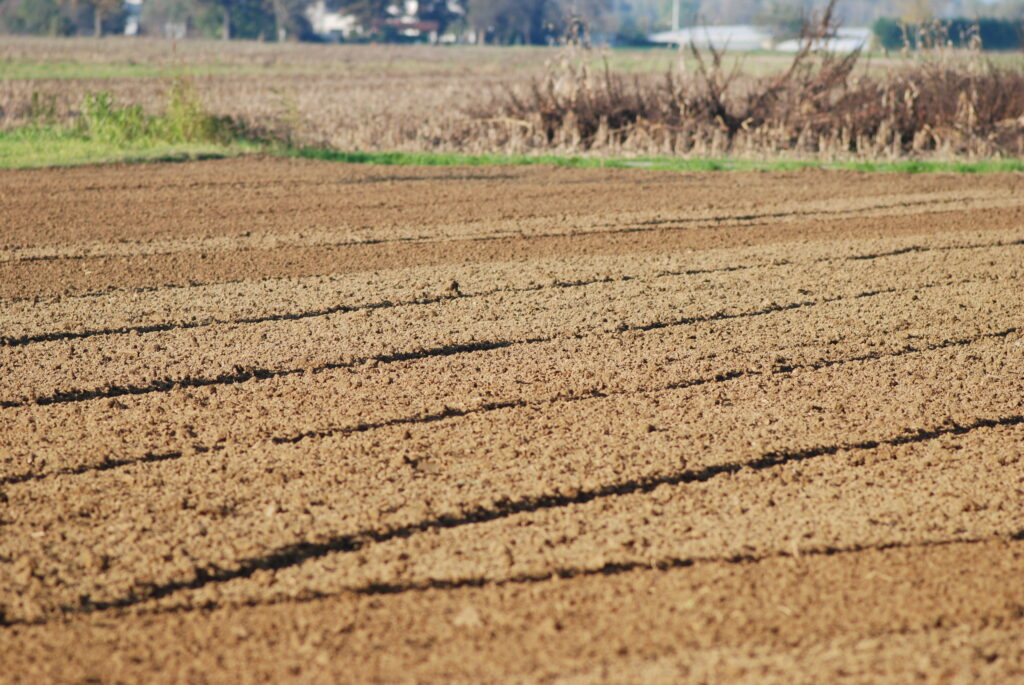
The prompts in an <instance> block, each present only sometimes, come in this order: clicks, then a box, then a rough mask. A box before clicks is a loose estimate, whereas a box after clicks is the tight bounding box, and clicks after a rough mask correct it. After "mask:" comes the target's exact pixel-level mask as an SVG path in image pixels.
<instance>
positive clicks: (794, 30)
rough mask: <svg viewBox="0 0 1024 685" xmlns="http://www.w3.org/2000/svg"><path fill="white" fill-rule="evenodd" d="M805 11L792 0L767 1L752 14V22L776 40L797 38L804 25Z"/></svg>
mask: <svg viewBox="0 0 1024 685" xmlns="http://www.w3.org/2000/svg"><path fill="white" fill-rule="evenodd" d="M805 18H806V11H805V10H804V7H803V5H801V4H797V3H794V2H769V3H767V4H765V5H763V6H762V7H761V9H760V10H759V11H758V13H757V14H755V15H754V24H755V25H757V26H760V27H762V28H764V29H766V30H767V31H768V32H769V33H770V34H771V35H772V38H773V39H774V40H776V41H783V40H789V39H790V38H797V37H799V36H800V32H801V31H802V30H803V27H804V20H805Z"/></svg>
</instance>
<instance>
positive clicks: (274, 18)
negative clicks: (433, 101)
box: [0, 0, 626, 45]
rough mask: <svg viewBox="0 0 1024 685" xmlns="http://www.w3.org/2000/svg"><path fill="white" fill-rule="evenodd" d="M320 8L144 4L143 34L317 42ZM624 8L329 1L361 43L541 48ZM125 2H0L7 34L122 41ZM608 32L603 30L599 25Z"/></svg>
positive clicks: (263, 2) (449, 0)
mask: <svg viewBox="0 0 1024 685" xmlns="http://www.w3.org/2000/svg"><path fill="white" fill-rule="evenodd" d="M314 1H315V0H144V1H143V2H142V4H141V16H140V17H139V19H140V21H141V24H142V26H143V27H144V31H145V32H148V33H157V34H161V33H163V32H165V31H166V30H167V29H166V28H165V27H169V26H180V27H185V28H186V30H187V33H188V34H189V35H197V36H203V37H221V38H225V39H228V38H245V39H262V40H285V39H297V40H317V39H318V38H319V37H318V36H316V35H314V34H313V32H312V29H311V26H310V23H309V19H308V16H307V9H308V8H309V6H310V5H311V4H313V2H314ZM625 4H626V3H625V1H624V0H420V1H419V2H417V3H409V4H408V5H409V6H414V10H413V11H412V12H411V13H408V12H407V3H404V2H396V1H395V0H326V8H327V9H328V10H329V11H336V12H340V13H342V14H350V15H352V16H353V17H355V18H356V20H357V22H358V26H359V31H358V33H357V35H356V36H355V38H356V39H358V40H363V41H395V40H401V39H402V38H403V37H402V35H401V34H400V32H399V31H397V30H395V28H394V26H395V22H394V21H393V19H394V18H395V17H396V16H406V17H407V18H409V19H412V20H414V21H418V22H426V23H429V25H431V26H436V27H437V28H438V31H437V33H440V34H444V33H445V32H446V31H454V32H456V33H458V34H460V35H466V34H467V33H471V34H472V35H473V36H474V37H477V36H479V38H477V40H478V41H480V42H493V43H503V44H514V43H523V44H534V45H543V44H549V43H552V42H556V41H557V40H558V39H559V38H560V37H562V36H564V35H565V34H566V32H567V31H570V30H572V27H573V26H574V25H576V24H582V25H586V26H592V25H593V26H596V25H598V24H602V22H604V21H606V20H607V19H609V18H610V16H611V15H612V14H613V12H614V10H616V9H618V8H620V7H621V6H624V5H625ZM138 11H139V5H137V4H136V5H135V6H134V7H133V6H132V5H131V4H126V3H125V2H124V0H0V15H2V17H3V25H4V27H5V28H6V30H7V31H8V32H10V33H19V34H36V35H49V36H67V35H96V36H99V35H103V34H108V33H121V32H123V30H124V26H125V22H126V19H128V17H130V16H131V14H132V13H133V12H138ZM602 25H603V24H602Z"/></svg>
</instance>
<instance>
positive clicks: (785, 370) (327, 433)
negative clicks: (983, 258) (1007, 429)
mask: <svg viewBox="0 0 1024 685" xmlns="http://www.w3.org/2000/svg"><path fill="white" fill-rule="evenodd" d="M1019 330H1020V329H1018V328H1007V329H1003V330H1000V331H992V332H988V333H982V334H980V335H976V336H972V337H969V338H959V339H955V340H946V341H943V342H941V343H934V344H930V345H924V346H916V347H915V346H913V345H905V346H904V347H903V348H902V349H899V350H895V351H889V352H872V353H867V354H861V355H856V356H851V357H847V358H843V359H819V360H816V361H810V362H806V363H797V364H777V365H775V366H773V367H771V368H770V369H768V370H766V371H765V370H761V369H734V370H728V371H723V372H721V373H718V374H716V375H714V376H711V377H707V378H692V379H685V380H681V381H676V382H672V383H667V384H661V385H652V386H646V387H643V388H638V389H617V388H603V389H597V388H591V389H588V390H583V391H582V392H577V393H576V394H573V395H565V394H559V395H555V396H552V397H542V398H539V399H531V400H526V399H511V400H502V401H495V402H486V403H484V404H481V405H478V406H475V407H471V408H464V409H460V408H453V407H445V408H444V409H442V410H441V411H438V412H434V413H427V414H414V415H411V416H398V417H394V418H390V419H386V420H383V421H377V422H362V423H356V424H351V425H346V426H337V427H326V428H319V429H316V430H309V431H303V432H301V433H294V434H290V435H271V436H269V440H270V442H272V443H274V444H295V443H298V442H301V441H303V440H307V439H323V438H328V437H332V436H335V435H341V436H344V435H351V434H354V433H365V432H367V431H373V430H379V429H382V428H393V427H396V426H415V425H425V424H431V423H435V422H438V421H444V420H447V419H454V418H461V417H465V416H471V415H476V414H487V413H489V412H495V411H500V410H503V409H512V408H519V409H523V408H528V407H546V406H550V407H556V406H557V405H559V404H562V403H567V402H580V401H586V400H592V399H600V398H607V397H615V396H626V395H635V394H641V393H642V394H645V395H647V394H657V393H659V392H668V391H672V390H682V389H686V388H694V387H699V386H702V385H708V384H713V383H724V382H727V381H731V380H735V379H738V378H745V377H750V376H762V375H769V376H770V375H774V374H789V373H792V372H794V371H797V370H819V369H825V368H829V367H833V366H840V365H843V364H854V363H858V362H863V361H872V360H879V359H884V358H898V357H901V356H904V355H909V354H918V353H921V352H933V351H938V350H944V349H949V348H955V347H964V346H969V345H971V344H974V343H977V342H980V341H983V340H990V339H998V338H1005V337H1007V336H1009V335H1012V334H1014V333H1017V332H1019ZM211 449H213V448H212V447H210V446H209V445H202V444H199V443H193V444H192V445H191V446H190V453H192V454H196V453H198V454H203V453H206V452H209V451H210V450H211ZM184 456H186V453H185V452H182V451H172V452H164V453H159V454H152V453H146V454H143V455H141V456H139V457H135V458H112V457H108V458H106V459H104V460H103V461H101V462H99V463H96V464H82V465H80V466H76V467H73V468H64V469H58V470H55V471H46V472H41V473H40V472H24V473H17V474H12V475H9V476H3V477H0V485H14V484H18V483H24V482H27V481H31V480H41V479H43V478H50V477H54V476H75V475H82V474H86V473H90V472H94V471H107V470H110V469H116V468H122V467H126V466H133V465H136V464H143V463H153V462H159V461H170V460H174V459H180V458H182V457H184Z"/></svg>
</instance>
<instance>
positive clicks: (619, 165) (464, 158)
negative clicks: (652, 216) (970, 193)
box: [275, 148, 1024, 174]
mask: <svg viewBox="0 0 1024 685" xmlns="http://www.w3.org/2000/svg"><path fill="white" fill-rule="evenodd" d="M275 154H279V155H283V156H287V157H300V158H302V159H318V160H323V161H330V162H342V163H346V164H382V165H395V166H523V165H537V164H546V165H554V166H562V167H570V168H574V169H589V168H612V169H630V168H632V169H637V168H639V169H652V170H657V171H795V170H799V169H842V170H850V171H865V172H898V173H911V174H920V173H936V172H956V173H993V172H1011V171H1018V172H1019V171H1024V159H990V160H979V161H966V160H953V161H922V160H899V161H893V162H855V161H850V162H823V161H810V160H788V159H778V160H749V159H690V158H680V157H635V158H602V157H580V156H562V155H461V154H451V153H441V152H342V151H339V150H330V149H321V148H298V149H281V150H276V151H275Z"/></svg>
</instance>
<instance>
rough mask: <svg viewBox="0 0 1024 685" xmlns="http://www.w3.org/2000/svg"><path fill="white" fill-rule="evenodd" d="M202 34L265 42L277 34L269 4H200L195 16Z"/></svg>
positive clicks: (238, 0)
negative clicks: (263, 40) (259, 39)
mask: <svg viewBox="0 0 1024 685" xmlns="http://www.w3.org/2000/svg"><path fill="white" fill-rule="evenodd" d="M194 20H195V24H196V26H197V27H198V28H199V29H200V31H202V32H203V33H206V34H210V33H213V32H216V33H219V34H220V37H221V38H223V39H224V40H230V39H231V38H236V37H237V38H266V37H267V36H269V35H274V34H276V29H275V26H274V11H273V7H272V6H271V4H270V0H201V5H200V10H199V11H198V12H197V13H196V14H195V16H194Z"/></svg>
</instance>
